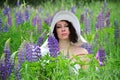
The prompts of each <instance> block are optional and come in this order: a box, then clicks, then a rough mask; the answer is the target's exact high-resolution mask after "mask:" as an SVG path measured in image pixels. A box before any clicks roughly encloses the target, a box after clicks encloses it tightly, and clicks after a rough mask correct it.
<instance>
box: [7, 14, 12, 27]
mask: <svg viewBox="0 0 120 80" xmlns="http://www.w3.org/2000/svg"><path fill="white" fill-rule="evenodd" d="M7 22H8V25H9V26H11V25H12V18H11V16H10V13H8V15H7Z"/></svg>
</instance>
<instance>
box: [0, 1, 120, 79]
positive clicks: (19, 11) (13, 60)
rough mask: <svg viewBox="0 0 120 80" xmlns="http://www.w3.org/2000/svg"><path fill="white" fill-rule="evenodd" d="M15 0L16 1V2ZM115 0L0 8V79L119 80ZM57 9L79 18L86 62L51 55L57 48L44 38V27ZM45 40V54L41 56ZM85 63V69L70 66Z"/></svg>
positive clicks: (119, 13) (119, 22)
mask: <svg viewBox="0 0 120 80" xmlns="http://www.w3.org/2000/svg"><path fill="white" fill-rule="evenodd" d="M18 1H19V0H18ZM119 7H120V5H119V2H106V0H105V1H104V2H102V1H101V2H99V1H96V2H94V1H93V2H91V3H86V4H84V5H83V4H82V3H78V4H75V3H74V0H70V1H66V2H64V0H61V1H58V2H57V3H52V0H51V1H47V2H45V3H43V4H42V5H40V6H37V7H33V6H31V5H27V4H26V3H25V2H24V3H23V4H20V3H19V2H18V3H17V6H16V7H9V5H7V4H5V5H4V7H3V8H0V80H119V79H120V11H119ZM59 10H69V11H71V12H73V13H74V14H75V15H76V16H77V17H78V19H79V22H80V26H81V27H80V29H81V34H82V35H83V37H84V38H85V39H86V40H87V41H88V43H87V44H84V45H82V46H81V47H84V48H86V49H87V50H88V52H89V54H88V55H87V56H86V57H87V58H89V63H86V62H84V61H81V60H80V57H78V56H74V58H75V60H76V61H75V62H72V61H71V59H68V58H67V56H63V55H62V53H57V51H59V47H58V45H57V41H56V39H55V38H54V37H52V36H49V35H48V33H49V30H50V24H51V21H52V18H53V16H54V14H55V13H57V12H58V11H59ZM47 38H48V44H49V45H48V47H49V51H50V53H48V55H45V56H42V55H41V48H40V46H41V45H42V44H43V43H44V41H45V40H46V39H47ZM76 64H79V65H80V66H81V67H82V66H84V65H87V66H88V67H87V68H86V69H83V68H80V69H77V68H75V65H76Z"/></svg>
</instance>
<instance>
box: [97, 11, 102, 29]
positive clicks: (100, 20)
mask: <svg viewBox="0 0 120 80" xmlns="http://www.w3.org/2000/svg"><path fill="white" fill-rule="evenodd" d="M95 25H96V29H102V28H103V27H104V12H103V11H102V12H100V13H99V15H98V17H97V22H96V24H95Z"/></svg>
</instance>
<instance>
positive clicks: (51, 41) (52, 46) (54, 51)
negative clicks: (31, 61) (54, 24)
mask: <svg viewBox="0 0 120 80" xmlns="http://www.w3.org/2000/svg"><path fill="white" fill-rule="evenodd" d="M48 48H49V52H50V56H51V57H56V56H57V55H58V53H59V45H58V41H57V39H56V38H55V37H53V36H51V35H49V36H48Z"/></svg>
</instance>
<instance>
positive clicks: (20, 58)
mask: <svg viewBox="0 0 120 80" xmlns="http://www.w3.org/2000/svg"><path fill="white" fill-rule="evenodd" d="M26 44H27V43H26V41H23V42H22V43H21V45H20V47H19V50H18V62H19V64H20V65H22V64H23V63H24V62H25V59H26V58H25V54H26Z"/></svg>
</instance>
